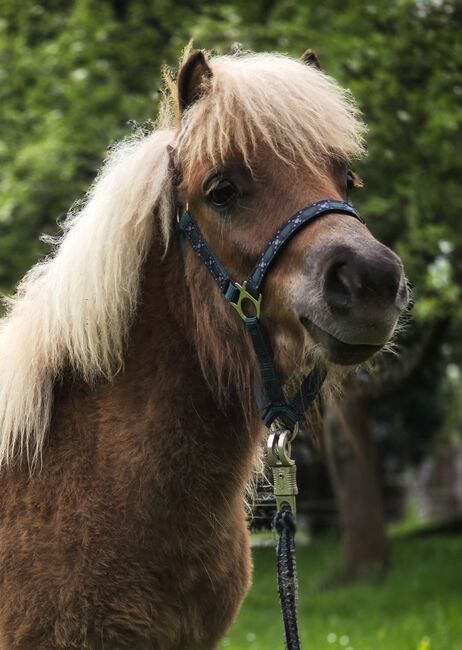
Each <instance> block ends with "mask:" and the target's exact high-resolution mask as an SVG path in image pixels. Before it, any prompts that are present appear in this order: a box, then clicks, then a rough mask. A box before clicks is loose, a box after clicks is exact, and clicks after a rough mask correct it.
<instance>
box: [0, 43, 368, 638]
mask: <svg viewBox="0 0 462 650" xmlns="http://www.w3.org/2000/svg"><path fill="white" fill-rule="evenodd" d="M186 64H187V62H186V63H185V65H186ZM207 65H208V66H209V67H210V70H209V72H208V73H207V74H205V75H202V77H201V78H200V79H198V81H197V82H195V85H194V87H193V88H192V89H190V90H191V91H194V92H192V96H193V97H194V99H195V100H196V101H195V103H194V104H193V105H191V106H189V105H188V103H187V101H183V102H182V103H181V102H179V100H178V97H177V91H176V89H175V88H173V89H172V82H171V81H170V82H169V85H170V94H168V95H167V97H166V99H165V102H164V106H163V108H162V111H161V120H160V123H159V128H158V130H156V131H154V132H153V133H152V134H150V135H148V136H140V137H136V138H134V139H132V140H131V141H129V142H126V143H124V144H122V145H121V146H120V147H117V148H116V149H114V150H113V151H112V152H111V154H110V156H109V158H108V161H107V163H106V165H105V167H104V169H103V171H102V173H101V174H100V176H99V177H98V179H97V181H96V183H95V186H94V187H93V189H92V190H91V192H90V193H89V196H88V198H87V200H86V202H85V204H84V205H83V207H80V208H78V209H76V210H74V211H73V212H72V213H71V214H70V216H69V219H68V222H67V224H66V228H65V233H64V235H63V237H62V239H61V240H60V241H59V242H58V246H57V249H56V252H55V254H54V255H52V256H50V258H49V259H48V260H45V261H44V262H43V263H41V264H40V265H38V266H37V267H35V268H34V269H33V270H32V271H31V272H30V273H29V274H28V275H27V276H26V278H25V279H24V280H23V282H22V284H21V286H20V288H19V290H18V293H17V295H16V297H15V298H14V299H13V300H12V301H11V303H10V308H9V313H8V315H7V316H6V318H5V319H4V320H3V322H2V324H1V330H0V462H1V465H2V471H1V473H0V493H1V495H2V497H1V518H0V648H1V649H2V650H103V649H105V650H119V649H122V648H130V649H131V650H213V649H215V648H216V647H217V645H218V643H219V640H220V638H221V637H222V636H223V634H224V633H225V631H226V629H227V628H228V627H229V625H230V624H231V623H232V621H233V619H234V618H235V616H236V614H237V611H238V609H239V606H240V604H241V602H242V599H243V597H244V595H245V593H246V590H247V588H248V585H249V582H250V576H251V561H250V554H249V548H248V533H247V529H246V519H245V512H244V504H243V495H244V492H245V488H246V485H247V484H248V482H249V479H250V477H251V474H252V468H253V466H254V462H255V458H256V456H257V455H258V453H259V450H260V446H261V440H262V430H261V426H260V423H259V418H258V414H257V413H256V408H255V405H254V401H253V397H252V389H253V386H254V384H255V380H256V377H255V374H256V373H255V360H254V358H253V353H252V352H251V351H250V346H249V342H248V340H247V338H246V336H245V335H244V331H243V326H242V323H241V322H240V320H239V318H238V316H237V314H235V313H234V311H233V310H232V309H230V308H229V306H228V305H227V304H226V303H225V302H224V301H223V298H222V296H221V295H220V293H219V291H218V289H217V287H216V286H215V285H214V283H213V280H212V279H211V278H210V276H209V274H208V272H207V270H206V269H205V268H204V267H203V266H202V265H201V264H200V263H199V261H198V260H197V259H196V257H195V255H194V254H193V253H192V251H191V250H190V249H189V248H188V249H186V250H184V254H183V255H182V253H181V251H180V245H179V241H178V239H177V237H175V236H173V235H172V232H173V224H174V221H175V209H174V202H175V200H178V201H179V202H180V203H183V204H184V203H186V202H188V203H189V205H190V206H191V209H192V210H193V213H194V215H195V218H196V219H197V220H198V222H199V224H200V227H201V228H202V229H203V231H204V233H205V234H206V236H207V238H208V239H209V241H210V243H211V245H212V246H213V248H214V249H215V250H216V252H217V253H218V255H219V256H220V258H222V260H223V262H224V263H225V264H226V266H227V267H228V268H229V270H230V272H231V273H232V274H233V275H234V276H235V277H236V278H237V279H242V278H243V277H245V276H246V275H247V273H248V272H249V270H250V269H251V268H252V266H253V264H254V263H255V261H256V259H257V257H258V254H259V252H260V250H261V249H262V248H263V245H264V244H265V243H266V241H267V240H269V238H270V236H271V235H272V233H273V232H274V231H275V230H276V229H277V227H278V226H280V225H281V223H282V222H283V220H285V219H286V218H287V217H288V216H289V215H290V214H292V213H293V212H295V211H296V210H297V209H299V208H300V207H301V206H303V205H307V204H308V203H310V202H312V201H315V200H319V199H321V198H326V197H331V198H339V197H341V196H342V193H343V186H344V181H343V180H342V178H340V180H339V173H337V171H336V170H337V167H338V163H339V161H342V160H346V159H348V158H349V157H351V156H352V155H357V154H359V153H360V152H361V150H362V136H361V134H362V131H363V127H362V125H361V124H360V122H358V119H357V112H356V109H355V108H354V107H353V105H352V103H351V100H350V98H349V96H348V95H347V94H346V93H345V92H344V91H342V90H340V89H339V88H338V86H336V85H335V83H334V82H333V81H332V80H331V79H329V78H328V77H326V76H325V75H324V74H323V73H321V72H320V71H318V70H317V69H315V68H310V67H307V66H306V65H304V64H302V63H300V62H297V61H294V60H291V59H288V58H286V57H280V56H277V55H249V56H244V57H236V58H233V57H216V58H212V59H211V60H210V61H209V62H208V63H207ZM191 67H193V66H191ZM210 71H211V74H210ZM185 87H186V88H188V84H185ZM188 92H189V90H188ZM183 99H184V98H183ZM180 105H181V109H182V110H181V111H180V110H179V106H180ZM172 161H173V166H176V168H177V169H176V170H175V171H176V172H178V173H173V172H174V170H173V168H172ZM216 163H221V164H224V163H226V164H228V163H232V164H233V165H238V166H239V172H238V173H239V175H240V177H242V178H245V182H246V183H247V184H248V186H249V188H250V189H251V195H252V198H251V199H248V200H247V199H246V200H243V202H242V203H241V204H240V205H239V213H238V214H236V215H235V220H234V221H233V223H234V226H235V227H233V228H232V229H231V228H230V223H231V221H232V219H231V216H229V215H228V216H226V217H223V218H222V217H221V216H219V215H217V214H216V213H215V212H214V211H213V210H212V209H211V208H210V207H207V206H206V205H205V202H204V199H203V196H202V189H201V188H202V183H203V180H204V177H205V176H206V174H207V173H208V172H209V171H210V169H211V168H212V167H213V166H214V165H215V164H216ZM341 169H343V168H342V167H341ZM341 173H343V172H341ZM177 178H181V179H182V180H181V183H180V184H179V186H178V187H175V186H174V180H175V179H177ZM339 188H340V189H339ZM175 193H177V197H175V196H174V195H175ZM337 221H338V218H336V216H335V215H331V216H329V217H328V218H327V219H323V220H319V221H317V222H315V223H314V224H313V225H312V226H310V228H309V229H305V231H303V233H300V235H298V236H297V237H296V238H294V239H293V240H292V241H291V243H290V244H289V246H288V247H287V249H286V250H285V251H284V253H283V255H282V256H281V258H280V260H278V263H277V265H276V266H275V267H274V270H272V272H271V274H270V277H268V280H267V282H266V285H265V303H264V309H263V318H264V321H265V324H266V325H267V326H268V330H269V331H270V333H271V338H272V343H273V346H274V350H275V353H276V359H277V362H278V364H279V367H280V369H281V372H282V373H283V375H284V377H286V378H287V379H289V378H290V377H291V376H294V375H295V374H296V373H297V371H299V370H303V371H305V370H306V369H307V368H308V367H309V366H310V365H312V362H313V359H314V358H315V356H316V355H319V354H321V352H320V351H319V350H317V348H316V346H315V345H314V344H313V341H312V340H310V338H309V336H308V334H307V332H306V330H305V329H304V328H303V327H302V326H301V324H300V320H299V318H298V317H297V315H296V314H295V313H294V310H293V308H292V307H291V304H290V296H291V295H292V294H293V295H295V294H297V295H298V294H299V293H300V288H303V283H304V281H305V280H304V278H306V277H308V276H307V273H309V271H310V268H311V266H310V265H307V264H306V256H307V252H308V253H309V255H310V256H311V257H310V260H314V259H317V257H316V256H319V252H320V251H322V244H323V242H326V241H327V242H332V241H334V242H335V241H337V240H338V241H340V242H343V241H345V239H347V238H348V239H351V240H352V241H355V242H356V243H357V246H358V248H361V247H367V246H373V245H374V242H375V240H374V239H373V238H372V236H371V235H370V234H369V233H368V231H367V229H366V228H365V226H363V225H362V224H360V223H359V222H354V223H353V220H351V223H348V224H347V225H345V224H343V225H339V224H338V223H337ZM38 460H40V461H41V462H40V463H39V464H38V463H37V461H38Z"/></svg>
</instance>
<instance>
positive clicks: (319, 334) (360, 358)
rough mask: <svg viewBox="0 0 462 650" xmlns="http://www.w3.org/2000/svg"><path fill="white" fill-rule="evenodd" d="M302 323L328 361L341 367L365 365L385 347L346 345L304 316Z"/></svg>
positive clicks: (361, 344)
mask: <svg viewBox="0 0 462 650" xmlns="http://www.w3.org/2000/svg"><path fill="white" fill-rule="evenodd" d="M300 322H301V324H302V325H303V327H304V328H305V329H306V330H307V332H308V333H309V335H310V336H311V338H312V339H313V340H314V341H315V343H318V344H319V345H320V347H321V348H322V351H323V352H324V354H325V356H326V357H327V359H328V361H330V362H331V363H335V364H337V365H339V366H355V365H358V364H359V363H363V362H364V361H367V359H370V358H371V357H372V356H373V355H374V354H375V353H376V352H378V351H379V350H381V349H382V347H383V345H371V344H367V343H345V341H341V340H340V339H338V338H336V337H335V336H332V334H329V332H326V331H325V330H323V329H321V328H320V327H319V326H318V325H315V324H314V323H313V322H312V321H310V320H309V319H308V318H305V317H304V316H302V317H301V318H300Z"/></svg>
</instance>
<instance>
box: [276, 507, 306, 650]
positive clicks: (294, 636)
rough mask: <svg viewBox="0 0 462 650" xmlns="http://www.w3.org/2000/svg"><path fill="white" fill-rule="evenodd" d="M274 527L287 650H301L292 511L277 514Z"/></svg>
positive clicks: (294, 527) (294, 528)
mask: <svg viewBox="0 0 462 650" xmlns="http://www.w3.org/2000/svg"><path fill="white" fill-rule="evenodd" d="M274 527H275V529H276V531H277V533H278V545H277V568H278V590H279V600H280V602H281V611H282V620H283V623H284V637H285V648H286V650H300V639H299V636H298V625H297V602H296V601H297V566H296V560H295V530H296V526H295V520H294V516H293V514H292V512H291V511H290V510H282V511H280V512H278V513H277V514H276V517H275V519H274Z"/></svg>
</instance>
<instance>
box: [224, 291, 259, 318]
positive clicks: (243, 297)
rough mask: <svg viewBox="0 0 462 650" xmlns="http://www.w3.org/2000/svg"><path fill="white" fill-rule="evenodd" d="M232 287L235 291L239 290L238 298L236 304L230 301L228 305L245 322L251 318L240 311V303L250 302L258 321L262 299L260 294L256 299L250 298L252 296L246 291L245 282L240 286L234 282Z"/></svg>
mask: <svg viewBox="0 0 462 650" xmlns="http://www.w3.org/2000/svg"><path fill="white" fill-rule="evenodd" d="M234 286H235V287H236V289H238V290H239V296H238V299H237V301H236V302H231V301H230V304H231V305H232V306H233V307H234V309H235V310H236V311H237V313H238V314H239V316H240V317H241V318H242V320H243V321H246V320H247V319H248V318H252V316H248V315H247V314H246V313H245V312H244V310H243V309H242V303H243V302H244V301H245V300H250V302H251V303H252V305H253V306H254V308H255V318H256V319H257V320H259V319H260V312H261V298H262V296H261V293H260V294H259V295H258V298H255V297H254V296H252V294H251V293H249V292H248V291H247V281H245V282H243V283H242V284H239V283H238V282H235V283H234Z"/></svg>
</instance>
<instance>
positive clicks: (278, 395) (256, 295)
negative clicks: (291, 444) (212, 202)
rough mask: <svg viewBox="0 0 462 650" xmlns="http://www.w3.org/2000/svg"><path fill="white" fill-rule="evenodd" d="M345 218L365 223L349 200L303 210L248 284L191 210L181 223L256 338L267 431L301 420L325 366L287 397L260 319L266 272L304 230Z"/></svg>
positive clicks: (281, 231) (267, 249) (289, 222)
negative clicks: (326, 218) (332, 217)
mask: <svg viewBox="0 0 462 650" xmlns="http://www.w3.org/2000/svg"><path fill="white" fill-rule="evenodd" d="M332 213H335V214H345V215H347V216H350V217H354V218H355V219H358V220H359V221H361V223H364V221H363V219H362V218H361V216H360V215H359V213H358V212H357V210H355V208H354V207H353V206H352V205H350V204H349V203H346V202H345V201H337V200H335V199H326V200H323V201H318V202H317V203H312V204H311V205H309V206H307V207H305V208H303V209H302V210H299V211H298V212H297V213H296V214H294V215H293V216H292V217H290V219H288V220H287V221H286V222H285V223H284V224H283V225H282V226H281V228H279V230H278V231H277V232H276V233H275V234H274V235H273V237H272V238H271V239H270V241H269V242H268V244H267V245H266V247H265V248H264V250H263V252H262V253H261V255H260V258H259V260H258V262H257V264H256V265H255V267H254V269H253V271H252V272H251V273H250V275H249V277H248V278H247V280H246V281H245V282H243V283H242V285H240V284H239V283H237V282H235V281H234V280H233V279H232V278H231V276H230V275H229V273H228V272H227V270H226V269H225V267H224V266H223V264H222V263H221V262H220V260H219V259H218V257H217V256H216V255H215V253H214V252H213V251H212V250H211V248H210V247H209V245H208V243H207V241H206V239H205V238H204V236H203V235H202V233H201V231H200V229H199V227H198V226H197V224H196V223H195V221H194V219H193V217H192V215H191V213H190V212H189V210H186V211H185V212H184V213H183V215H182V217H181V219H180V220H179V222H178V230H179V232H180V234H181V236H182V237H184V238H186V239H187V240H188V241H189V243H190V244H191V247H192V249H193V250H194V252H195V253H196V255H197V256H198V257H199V259H200V260H201V261H202V262H203V264H204V265H205V266H206V268H207V269H208V271H209V272H210V273H211V275H212V276H213V278H214V280H215V282H216V283H217V285H218V287H219V288H220V291H221V292H222V293H223V295H224V297H225V298H226V300H227V301H228V302H229V303H230V304H231V305H232V306H233V307H234V308H235V309H236V310H237V311H238V313H239V315H240V316H241V318H242V320H243V321H244V324H245V326H246V328H247V330H248V332H249V334H250V336H251V339H252V343H253V346H254V349H255V353H256V355H257V359H258V362H259V366H260V372H261V379H262V388H261V391H260V394H259V395H257V403H258V407H259V409H260V413H261V417H262V420H263V422H264V423H265V425H266V426H267V427H269V426H271V424H272V423H273V422H274V421H275V420H276V419H280V420H281V421H282V422H283V423H284V424H285V425H286V426H288V427H290V428H291V429H293V428H294V427H295V425H296V424H297V423H298V422H299V421H300V420H301V419H302V417H303V415H304V413H305V411H306V410H307V409H308V407H309V406H310V404H311V403H312V402H313V400H314V399H315V398H316V395H317V394H318V392H319V389H320V388H321V385H322V383H323V381H324V379H325V377H326V370H325V368H324V367H321V366H316V367H315V368H314V370H312V371H311V372H310V373H309V375H307V376H306V377H305V379H304V380H303V382H302V384H301V386H300V388H299V390H298V391H297V393H296V395H295V397H294V399H293V400H292V402H291V403H288V402H287V400H286V399H285V396H284V392H283V389H282V381H281V378H280V375H279V373H278V371H277V368H276V366H275V363H274V355H273V351H272V349H271V344H270V342H269V338H268V336H267V334H266V331H265V329H264V327H263V325H262V324H261V321H260V305H261V300H262V294H261V289H262V286H263V283H264V280H265V277H266V274H267V272H268V271H269V269H270V268H271V266H272V265H273V263H274V262H275V260H276V259H277V257H278V255H279V253H280V252H281V250H282V249H283V248H284V246H285V245H286V244H287V243H288V242H289V240H290V239H291V238H292V237H293V236H294V235H295V234H296V233H297V232H298V231H299V230H301V229H302V228H304V227H305V226H307V225H308V224H309V223H311V222H312V221H314V220H315V219H317V218H318V217H321V216H322V215H325V214H332ZM245 301H250V302H251V303H252V304H253V307H254V311H255V314H254V315H252V316H247V315H246V314H245V313H244V311H243V308H242V303H244V302H245Z"/></svg>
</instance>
